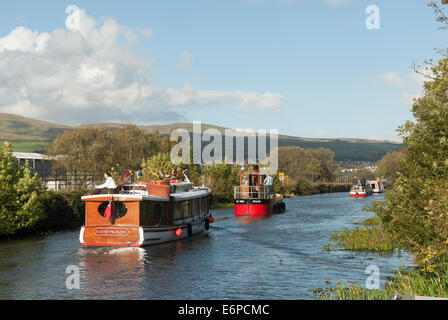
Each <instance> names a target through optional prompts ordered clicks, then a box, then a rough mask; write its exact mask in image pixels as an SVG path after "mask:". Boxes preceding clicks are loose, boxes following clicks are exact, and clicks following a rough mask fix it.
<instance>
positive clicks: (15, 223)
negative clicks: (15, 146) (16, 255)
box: [0, 142, 45, 237]
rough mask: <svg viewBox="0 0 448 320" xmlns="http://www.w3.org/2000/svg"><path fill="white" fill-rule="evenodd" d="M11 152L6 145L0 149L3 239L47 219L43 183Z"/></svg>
mask: <svg viewBox="0 0 448 320" xmlns="http://www.w3.org/2000/svg"><path fill="white" fill-rule="evenodd" d="M11 152H12V147H11V145H10V144H9V143H7V142H5V143H4V145H3V148H2V149H1V150H0V237H9V236H13V235H16V234H19V233H22V232H26V231H28V230H30V229H32V228H33V227H34V226H35V225H36V223H37V222H38V221H39V220H40V219H42V218H43V217H44V216H45V210H44V198H45V191H44V188H43V186H42V181H41V180H40V179H39V178H38V177H37V175H33V174H32V173H31V170H30V168H29V167H28V166H27V165H25V166H21V165H20V164H19V163H18V162H17V161H16V159H15V158H14V156H13V155H12V153H11Z"/></svg>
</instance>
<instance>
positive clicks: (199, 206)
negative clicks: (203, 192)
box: [196, 198, 202, 217]
mask: <svg viewBox="0 0 448 320" xmlns="http://www.w3.org/2000/svg"><path fill="white" fill-rule="evenodd" d="M196 201H197V202H198V206H197V215H198V217H200V216H201V207H202V206H201V202H202V201H201V198H199V199H197V200H196Z"/></svg>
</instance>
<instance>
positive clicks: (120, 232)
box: [79, 217, 210, 247]
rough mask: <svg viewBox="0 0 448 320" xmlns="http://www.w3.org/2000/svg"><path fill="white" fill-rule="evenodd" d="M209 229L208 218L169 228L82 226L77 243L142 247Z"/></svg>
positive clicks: (175, 239)
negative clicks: (180, 231)
mask: <svg viewBox="0 0 448 320" xmlns="http://www.w3.org/2000/svg"><path fill="white" fill-rule="evenodd" d="M209 227H210V222H209V221H208V217H207V218H205V219H203V220H202V221H196V222H188V223H185V224H182V225H179V226H169V227H144V226H143V227H142V226H135V227H131V226H83V227H82V228H81V232H80V236H79V241H80V243H81V245H83V246H116V247H143V246H151V245H157V244H162V243H167V242H172V241H179V240H182V239H186V238H190V237H192V236H195V235H197V234H200V233H203V232H207V231H208V230H209ZM179 229H180V230H182V233H181V235H179V231H178V230H179Z"/></svg>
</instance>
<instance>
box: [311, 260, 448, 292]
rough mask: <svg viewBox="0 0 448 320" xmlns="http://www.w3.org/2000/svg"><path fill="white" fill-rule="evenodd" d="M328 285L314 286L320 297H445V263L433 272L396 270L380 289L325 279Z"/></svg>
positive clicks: (447, 281)
mask: <svg viewBox="0 0 448 320" xmlns="http://www.w3.org/2000/svg"><path fill="white" fill-rule="evenodd" d="M327 285H328V286H329V287H328V288H325V289H314V290H313V293H314V295H315V296H316V297H317V298H318V299H322V300H390V299H391V298H392V297H393V296H394V295H395V294H399V295H413V296H425V297H438V298H448V266H447V265H443V266H441V267H440V268H439V269H437V270H435V271H434V272H431V273H428V272H422V271H419V270H416V269H413V270H405V269H400V270H398V271H397V272H396V273H395V274H394V275H393V277H392V278H391V280H389V281H388V282H387V283H386V285H385V287H384V288H383V289H378V290H377V289H375V290H368V289H365V288H363V287H361V286H360V284H359V283H358V282H351V281H348V282H344V281H340V282H336V283H335V284H334V285H332V284H331V283H330V282H328V281H327Z"/></svg>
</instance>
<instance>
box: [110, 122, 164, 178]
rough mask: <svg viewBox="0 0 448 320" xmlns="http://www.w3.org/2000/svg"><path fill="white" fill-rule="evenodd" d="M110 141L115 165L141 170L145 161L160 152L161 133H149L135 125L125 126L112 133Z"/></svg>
mask: <svg viewBox="0 0 448 320" xmlns="http://www.w3.org/2000/svg"><path fill="white" fill-rule="evenodd" d="M110 141H111V144H110V154H111V157H112V159H111V160H112V162H113V164H114V165H117V164H118V166H120V167H123V168H127V169H133V170H138V169H140V168H141V164H142V160H143V159H145V158H150V157H151V156H153V155H156V154H157V153H159V152H160V145H161V140H160V135H159V133H158V132H152V133H148V132H146V131H144V130H143V129H141V128H139V127H137V126H136V125H135V124H125V125H123V127H122V128H120V129H118V130H115V131H112V132H111V137H110Z"/></svg>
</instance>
